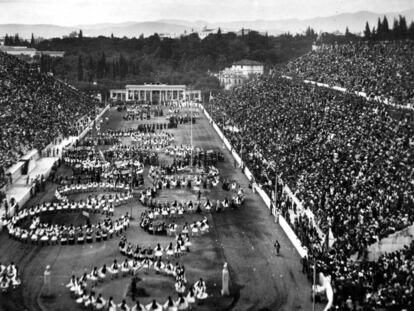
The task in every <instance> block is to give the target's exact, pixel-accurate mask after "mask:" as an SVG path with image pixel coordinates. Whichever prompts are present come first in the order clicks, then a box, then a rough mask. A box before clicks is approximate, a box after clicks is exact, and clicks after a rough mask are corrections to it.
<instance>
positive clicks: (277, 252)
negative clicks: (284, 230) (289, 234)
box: [275, 240, 280, 256]
mask: <svg viewBox="0 0 414 311" xmlns="http://www.w3.org/2000/svg"><path fill="white" fill-rule="evenodd" d="M275 249H276V255H277V256H279V252H280V244H279V241H278V240H276V242H275Z"/></svg>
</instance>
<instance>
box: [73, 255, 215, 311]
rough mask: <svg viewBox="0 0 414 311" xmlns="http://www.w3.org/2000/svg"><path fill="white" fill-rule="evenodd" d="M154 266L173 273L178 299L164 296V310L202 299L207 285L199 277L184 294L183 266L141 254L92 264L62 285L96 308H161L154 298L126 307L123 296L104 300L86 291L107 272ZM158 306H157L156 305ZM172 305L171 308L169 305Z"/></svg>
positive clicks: (135, 271)
mask: <svg viewBox="0 0 414 311" xmlns="http://www.w3.org/2000/svg"><path fill="white" fill-rule="evenodd" d="M151 268H152V269H154V270H155V271H156V272H158V273H165V274H166V275H169V276H173V277H175V280H176V282H175V290H176V292H177V293H178V295H179V299H178V300H177V301H176V302H175V301H173V300H172V299H171V297H169V298H168V300H167V302H166V304H164V306H166V307H167V310H186V309H187V308H188V307H189V306H190V305H191V304H194V303H195V302H196V299H198V300H204V299H206V298H207V297H208V294H207V287H206V283H205V281H204V280H203V279H202V278H200V279H199V280H198V281H197V282H196V283H195V284H194V285H193V286H190V287H189V290H188V294H187V295H185V294H184V293H185V291H186V287H187V280H186V277H185V268H184V266H179V265H178V264H176V265H173V264H172V263H171V262H169V261H168V262H167V263H166V264H165V263H163V262H162V261H161V260H156V261H153V260H151V259H148V258H145V259H144V260H142V261H137V260H127V259H126V260H124V261H123V262H122V263H121V264H119V263H118V262H117V260H114V262H113V263H112V265H111V266H109V267H106V265H103V266H102V267H101V268H99V269H98V268H97V267H94V268H93V270H92V271H91V273H89V274H87V273H84V274H83V275H82V276H81V277H75V276H74V275H73V276H72V277H71V279H70V281H69V283H68V284H67V285H66V287H67V288H69V290H70V291H71V293H72V295H73V296H74V297H75V299H76V302H77V303H78V304H81V305H83V306H85V307H91V306H92V307H94V308H95V309H97V310H103V309H104V308H106V309H107V310H117V309H119V310H161V311H162V310H164V306H161V305H160V304H158V303H157V302H156V301H155V300H153V301H152V303H150V304H148V305H147V306H143V305H141V304H140V303H139V302H136V304H135V305H134V306H133V307H132V308H130V307H129V306H128V305H127V304H126V301H125V300H123V301H122V302H121V303H120V304H119V305H117V304H115V303H114V301H113V298H112V297H110V298H109V299H108V300H106V299H104V298H103V297H102V295H101V294H99V295H98V296H95V293H94V292H93V291H91V292H88V290H87V288H88V284H92V285H93V286H96V284H97V283H98V282H104V280H105V279H106V278H107V275H108V274H110V275H111V278H115V277H118V275H119V274H120V273H122V274H123V275H126V274H136V273H137V272H138V271H139V270H140V269H145V270H148V269H151ZM159 308H160V309H159ZM171 308H173V309H171Z"/></svg>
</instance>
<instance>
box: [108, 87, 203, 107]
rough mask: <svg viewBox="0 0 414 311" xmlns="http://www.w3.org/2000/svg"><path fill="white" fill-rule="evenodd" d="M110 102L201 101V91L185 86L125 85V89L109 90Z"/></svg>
mask: <svg viewBox="0 0 414 311" xmlns="http://www.w3.org/2000/svg"><path fill="white" fill-rule="evenodd" d="M110 99H111V100H114V101H116V100H120V101H126V102H129V101H143V102H150V103H165V102H172V101H189V100H191V101H201V91H199V90H191V89H188V88H187V87H186V86H185V85H168V84H142V85H133V84H130V85H126V86H125V89H117V90H110Z"/></svg>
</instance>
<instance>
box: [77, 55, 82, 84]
mask: <svg viewBox="0 0 414 311" xmlns="http://www.w3.org/2000/svg"><path fill="white" fill-rule="evenodd" d="M82 80H83V62H82V55H79V56H78V81H82Z"/></svg>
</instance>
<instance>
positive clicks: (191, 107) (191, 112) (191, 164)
mask: <svg viewBox="0 0 414 311" xmlns="http://www.w3.org/2000/svg"><path fill="white" fill-rule="evenodd" d="M190 114H191V163H190V168H191V172H193V106H192V104H191V103H190Z"/></svg>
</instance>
